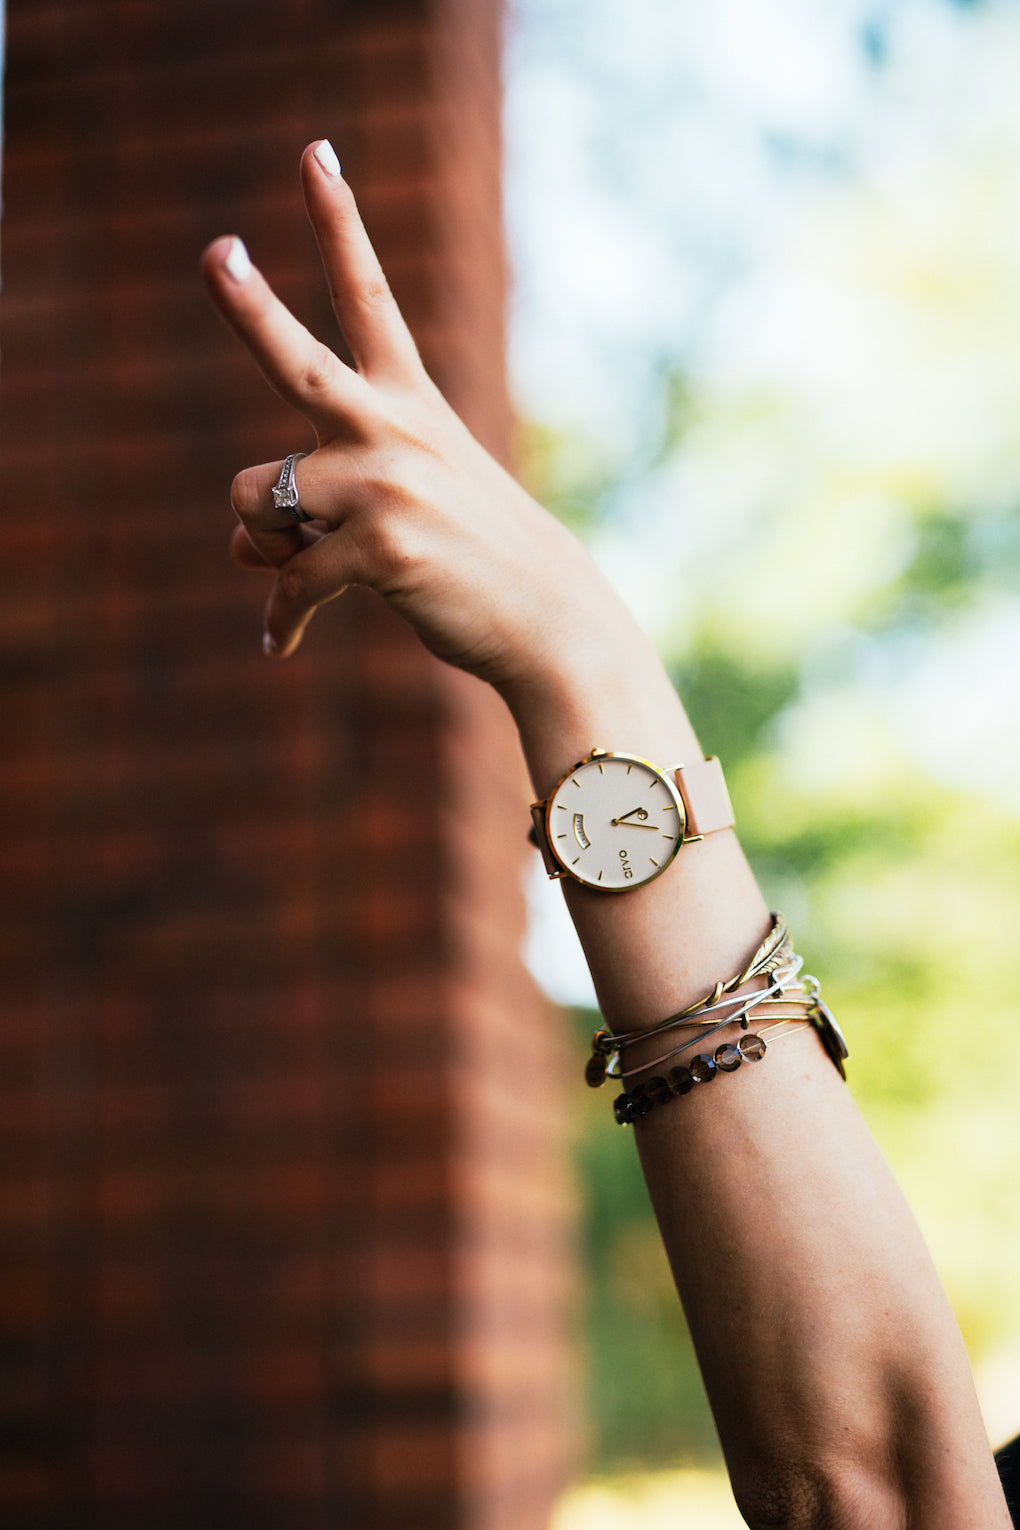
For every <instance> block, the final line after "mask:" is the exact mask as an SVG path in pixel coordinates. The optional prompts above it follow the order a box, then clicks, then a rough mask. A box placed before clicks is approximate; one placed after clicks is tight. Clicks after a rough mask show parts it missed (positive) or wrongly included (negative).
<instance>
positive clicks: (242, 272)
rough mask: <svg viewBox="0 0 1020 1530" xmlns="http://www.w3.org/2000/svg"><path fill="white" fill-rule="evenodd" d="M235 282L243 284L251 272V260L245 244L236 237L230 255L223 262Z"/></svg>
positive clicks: (232, 242)
mask: <svg viewBox="0 0 1020 1530" xmlns="http://www.w3.org/2000/svg"><path fill="white" fill-rule="evenodd" d="M223 264H224V266H225V267H226V268H227V271H228V272H229V274H230V275H231V276H232V277H233V278H234V280H235V282H243V281H245V280H246V279H247V277H248V276H249V274H250V272H251V259H250V257H249V255H248V251H247V250H246V249H245V247H244V244H243V243H242V241H241V240H240V239H238V238H237V236H236V235H235V236H234V238H233V239H232V240H231V243H230V253H229V254H228V255H227V257H226V259H225V260H224V262H223Z"/></svg>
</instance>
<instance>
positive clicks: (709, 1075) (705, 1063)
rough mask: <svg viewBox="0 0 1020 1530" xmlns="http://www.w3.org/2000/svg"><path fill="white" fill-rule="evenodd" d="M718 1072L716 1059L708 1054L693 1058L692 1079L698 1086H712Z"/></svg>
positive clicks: (700, 1054) (699, 1054)
mask: <svg viewBox="0 0 1020 1530" xmlns="http://www.w3.org/2000/svg"><path fill="white" fill-rule="evenodd" d="M716 1072H717V1069H716V1065H715V1058H714V1057H709V1055H708V1053H707V1052H699V1053H698V1055H697V1056H696V1057H692V1058H691V1077H692V1078H693V1080H694V1082H695V1083H696V1084H710V1083H711V1082H712V1080H713V1079H714V1078H715V1075H716Z"/></svg>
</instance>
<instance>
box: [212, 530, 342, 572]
mask: <svg viewBox="0 0 1020 1530" xmlns="http://www.w3.org/2000/svg"><path fill="white" fill-rule="evenodd" d="M298 534H299V536H300V537H301V542H302V547H303V548H304V547H314V545H315V543H316V542H318V541H319V540H320V538H321V537H322V536H323V535H324V534H325V533H324V532H321V531H316V530H315V529H314V528H313V527H311V526H302V527H301V529H300V532H299V533H298ZM230 556H231V557H232V558H233V560H234V562H235V563H236V564H238V565H239V567H241V568H254V569H259V570H268V569H275V568H276V567H277V565H276V564H275V563H270V561H269V559H268V558H267V557H265V555H264V554H263V553H261V552H259V550H258V548H257V547H256V546H255V543H254V542H253V541H252V539H251V537H250V536H249V535H248V533H247V531H246V530H245V528H244V527H243V526H235V527H234V530H233V532H232V533H231V537H230Z"/></svg>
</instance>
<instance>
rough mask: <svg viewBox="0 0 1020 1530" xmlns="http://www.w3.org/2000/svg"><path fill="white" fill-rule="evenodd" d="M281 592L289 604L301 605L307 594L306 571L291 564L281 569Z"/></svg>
mask: <svg viewBox="0 0 1020 1530" xmlns="http://www.w3.org/2000/svg"><path fill="white" fill-rule="evenodd" d="M279 577H280V594H281V595H282V596H283V597H284V599H285V600H286V601H287V602H288V604H289V605H301V604H302V603H303V602H304V600H305V596H306V594H307V589H308V584H307V580H306V579H305V576H304V572H303V571H302V570H301V569H300V568H297V567H295V566H294V565H293V564H291V565H290V566H289V567H288V568H283V569H281V570H280V576H279Z"/></svg>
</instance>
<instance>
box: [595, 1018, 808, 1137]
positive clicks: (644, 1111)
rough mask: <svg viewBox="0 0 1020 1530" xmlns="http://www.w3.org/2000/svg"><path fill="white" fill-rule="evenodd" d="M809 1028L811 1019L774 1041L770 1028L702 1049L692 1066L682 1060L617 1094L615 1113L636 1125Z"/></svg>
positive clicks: (760, 1057) (618, 1119)
mask: <svg viewBox="0 0 1020 1530" xmlns="http://www.w3.org/2000/svg"><path fill="white" fill-rule="evenodd" d="M787 1024H789V1022H788V1021H779V1022H778V1024H777V1025H776V1026H769V1028H768V1029H769V1030H776V1029H778V1028H779V1026H780V1025H787ZM807 1028H808V1027H807V1023H805V1024H804V1025H795V1026H793V1027H792V1028H791V1029H790V1030H784V1031H783V1033H782V1035H780V1036H776V1037H774V1038H773V1042H772V1043H767V1042H766V1040H765V1037H766V1035H767V1034H768V1031H764V1032H761V1033H759V1032H757V1031H752V1032H751V1033H750V1034H749V1035H747V1036H741V1038H740V1040H739V1041H738V1042H737V1043H736V1044H735V1045H731V1043H729V1042H724V1043H723V1044H722V1046H719V1047H716V1049H715V1052H714V1054H712V1055H711V1056H710V1055H709V1054H708V1053H707V1052H699V1053H698V1054H697V1056H695V1057H692V1058H691V1061H690V1065H689V1066H684V1065H683V1064H681V1065H680V1066H678V1067H675V1068H670V1070H669V1072H668V1073H666V1074H661V1073H658V1074H656V1075H655V1076H654V1077H653V1078H650V1079H648V1080H646V1082H645V1083H643V1084H639V1085H638V1086H637V1088H636V1089H632V1090H630V1092H629V1093H628V1092H627V1091H626V1090H625V1091H624V1093H623V1094H620V1095H617V1097H616V1099H615V1100H614V1101H613V1115H614V1116H615V1118H616V1120H617V1121H618V1122H619V1124H620V1125H621V1126H633V1124H634V1122H635V1121H638V1120H640V1119H641V1117H642V1116H647V1115H648V1113H649V1111H651V1110H654V1109H655V1107H656V1105H665V1104H667V1103H668V1101H670V1100H672V1099H675V1098H677V1097H678V1096H679V1095H681V1094H689V1093H690V1091H691V1090H692V1089H693V1088H694V1087H695V1085H699V1086H700V1085H703V1084H710V1083H711V1082H712V1080H713V1079H714V1078H716V1077H717V1076H718V1075H719V1074H720V1073H735V1072H736V1071H737V1069H738V1068H739V1067H740V1066H741V1065H742V1064H743V1063H745V1062H760V1061H761V1059H762V1058H763V1057H764V1056H765V1053H766V1052H767V1050H768V1047H769V1045H770V1044H774V1043H775V1042H776V1041H782V1040H783V1038H784V1037H785V1036H796V1034H797V1032H798V1031H803V1030H807Z"/></svg>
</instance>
